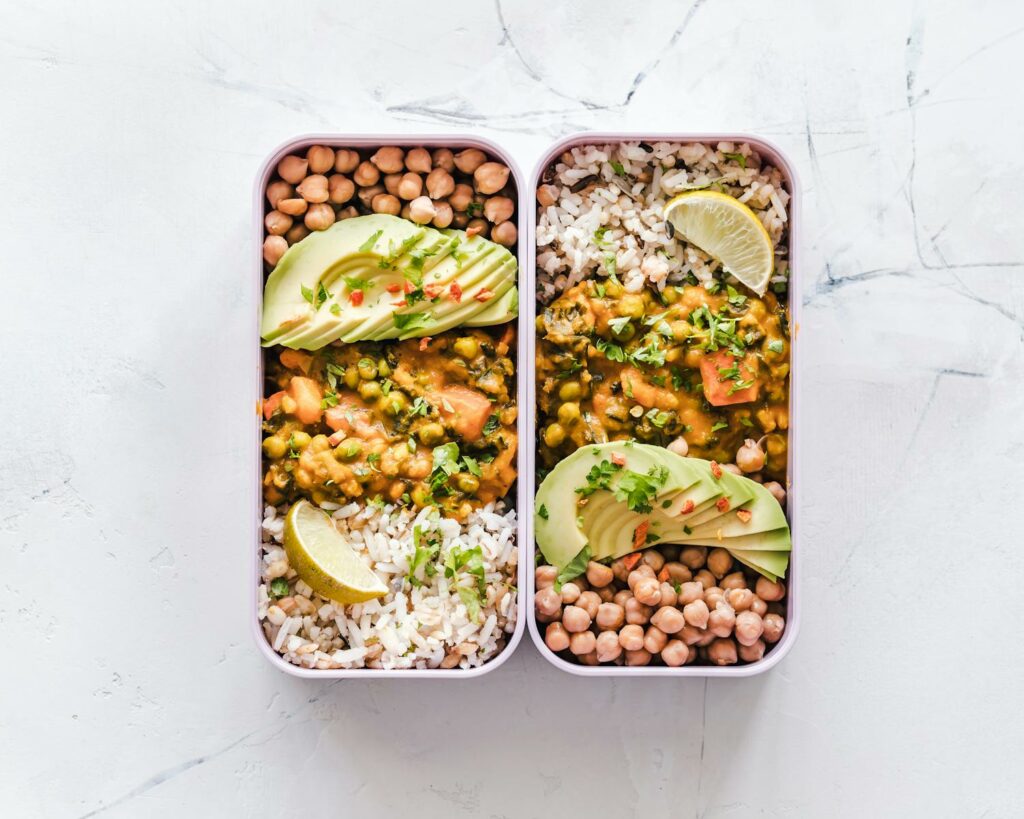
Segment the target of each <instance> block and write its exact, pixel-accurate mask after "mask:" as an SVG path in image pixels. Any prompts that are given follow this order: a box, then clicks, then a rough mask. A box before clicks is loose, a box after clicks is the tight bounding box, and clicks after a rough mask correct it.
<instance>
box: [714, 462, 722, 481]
mask: <svg viewBox="0 0 1024 819" xmlns="http://www.w3.org/2000/svg"><path fill="white" fill-rule="evenodd" d="M711 474H712V475H714V476H715V477H716V478H721V477H722V467H721V465H720V464H719V463H718V461H712V462H711Z"/></svg>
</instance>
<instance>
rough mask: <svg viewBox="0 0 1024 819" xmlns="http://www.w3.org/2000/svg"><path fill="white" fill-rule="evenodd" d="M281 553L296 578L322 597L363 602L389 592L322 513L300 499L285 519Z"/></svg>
mask: <svg viewBox="0 0 1024 819" xmlns="http://www.w3.org/2000/svg"><path fill="white" fill-rule="evenodd" d="M284 550H285V552H286V553H287V555H288V562H289V564H291V567H292V568H293V569H295V571H296V572H298V574H299V577H301V578H302V580H303V581H305V583H306V584H307V585H308V586H309V587H310V588H312V589H313V590H314V591H315V592H317V593H318V594H319V595H321V596H322V597H326V598H327V599H328V600H337V601H338V602H339V603H365V602H366V601H367V600H372V599H373V598H374V597H381V596H382V595H385V594H387V593H388V589H387V586H385V585H384V584H383V583H382V582H381V580H380V578H379V577H377V575H375V574H374V573H373V572H372V571H371V570H370V568H369V567H368V566H367V565H366V564H365V563H364V562H363V561H362V559H361V558H360V557H359V555H357V554H356V553H355V551H353V549H352V547H351V546H349V545H348V542H347V541H346V540H345V537H344V536H343V535H342V534H341V532H339V531H338V530H337V529H336V528H334V523H333V522H332V521H331V519H330V518H329V517H328V516H327V514H326V513H325V512H323V511H322V510H321V509H318V508H317V507H316V506H314V505H313V504H311V503H310V502H309V501H305V500H300V501H298V502H297V503H296V504H295V505H294V506H292V508H291V509H289V510H288V516H287V517H286V518H285V519H284Z"/></svg>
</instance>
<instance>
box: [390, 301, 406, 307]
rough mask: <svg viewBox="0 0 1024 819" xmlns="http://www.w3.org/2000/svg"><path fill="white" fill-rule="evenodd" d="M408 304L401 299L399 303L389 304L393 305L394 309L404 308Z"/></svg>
mask: <svg viewBox="0 0 1024 819" xmlns="http://www.w3.org/2000/svg"><path fill="white" fill-rule="evenodd" d="M408 303H409V302H407V301H406V300H405V299H402V300H401V301H393V302H391V304H392V305H394V306H395V307H405V306H406V305H407V304H408Z"/></svg>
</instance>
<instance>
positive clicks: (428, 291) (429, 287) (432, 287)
mask: <svg viewBox="0 0 1024 819" xmlns="http://www.w3.org/2000/svg"><path fill="white" fill-rule="evenodd" d="M423 295H424V296H426V297H427V298H428V299H436V298H437V297H438V296H440V295H441V285H439V284H425V285H423Z"/></svg>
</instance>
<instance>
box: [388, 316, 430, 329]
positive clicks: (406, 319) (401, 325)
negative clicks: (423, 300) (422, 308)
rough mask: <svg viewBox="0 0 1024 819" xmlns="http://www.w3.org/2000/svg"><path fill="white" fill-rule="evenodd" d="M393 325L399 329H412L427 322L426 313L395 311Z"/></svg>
mask: <svg viewBox="0 0 1024 819" xmlns="http://www.w3.org/2000/svg"><path fill="white" fill-rule="evenodd" d="M393 318H394V320H395V327H397V328H398V329H399V330H414V329H416V328H418V327H422V326H424V325H425V324H426V322H427V318H428V317H427V314H426V313H395V314H394V316H393Z"/></svg>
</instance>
